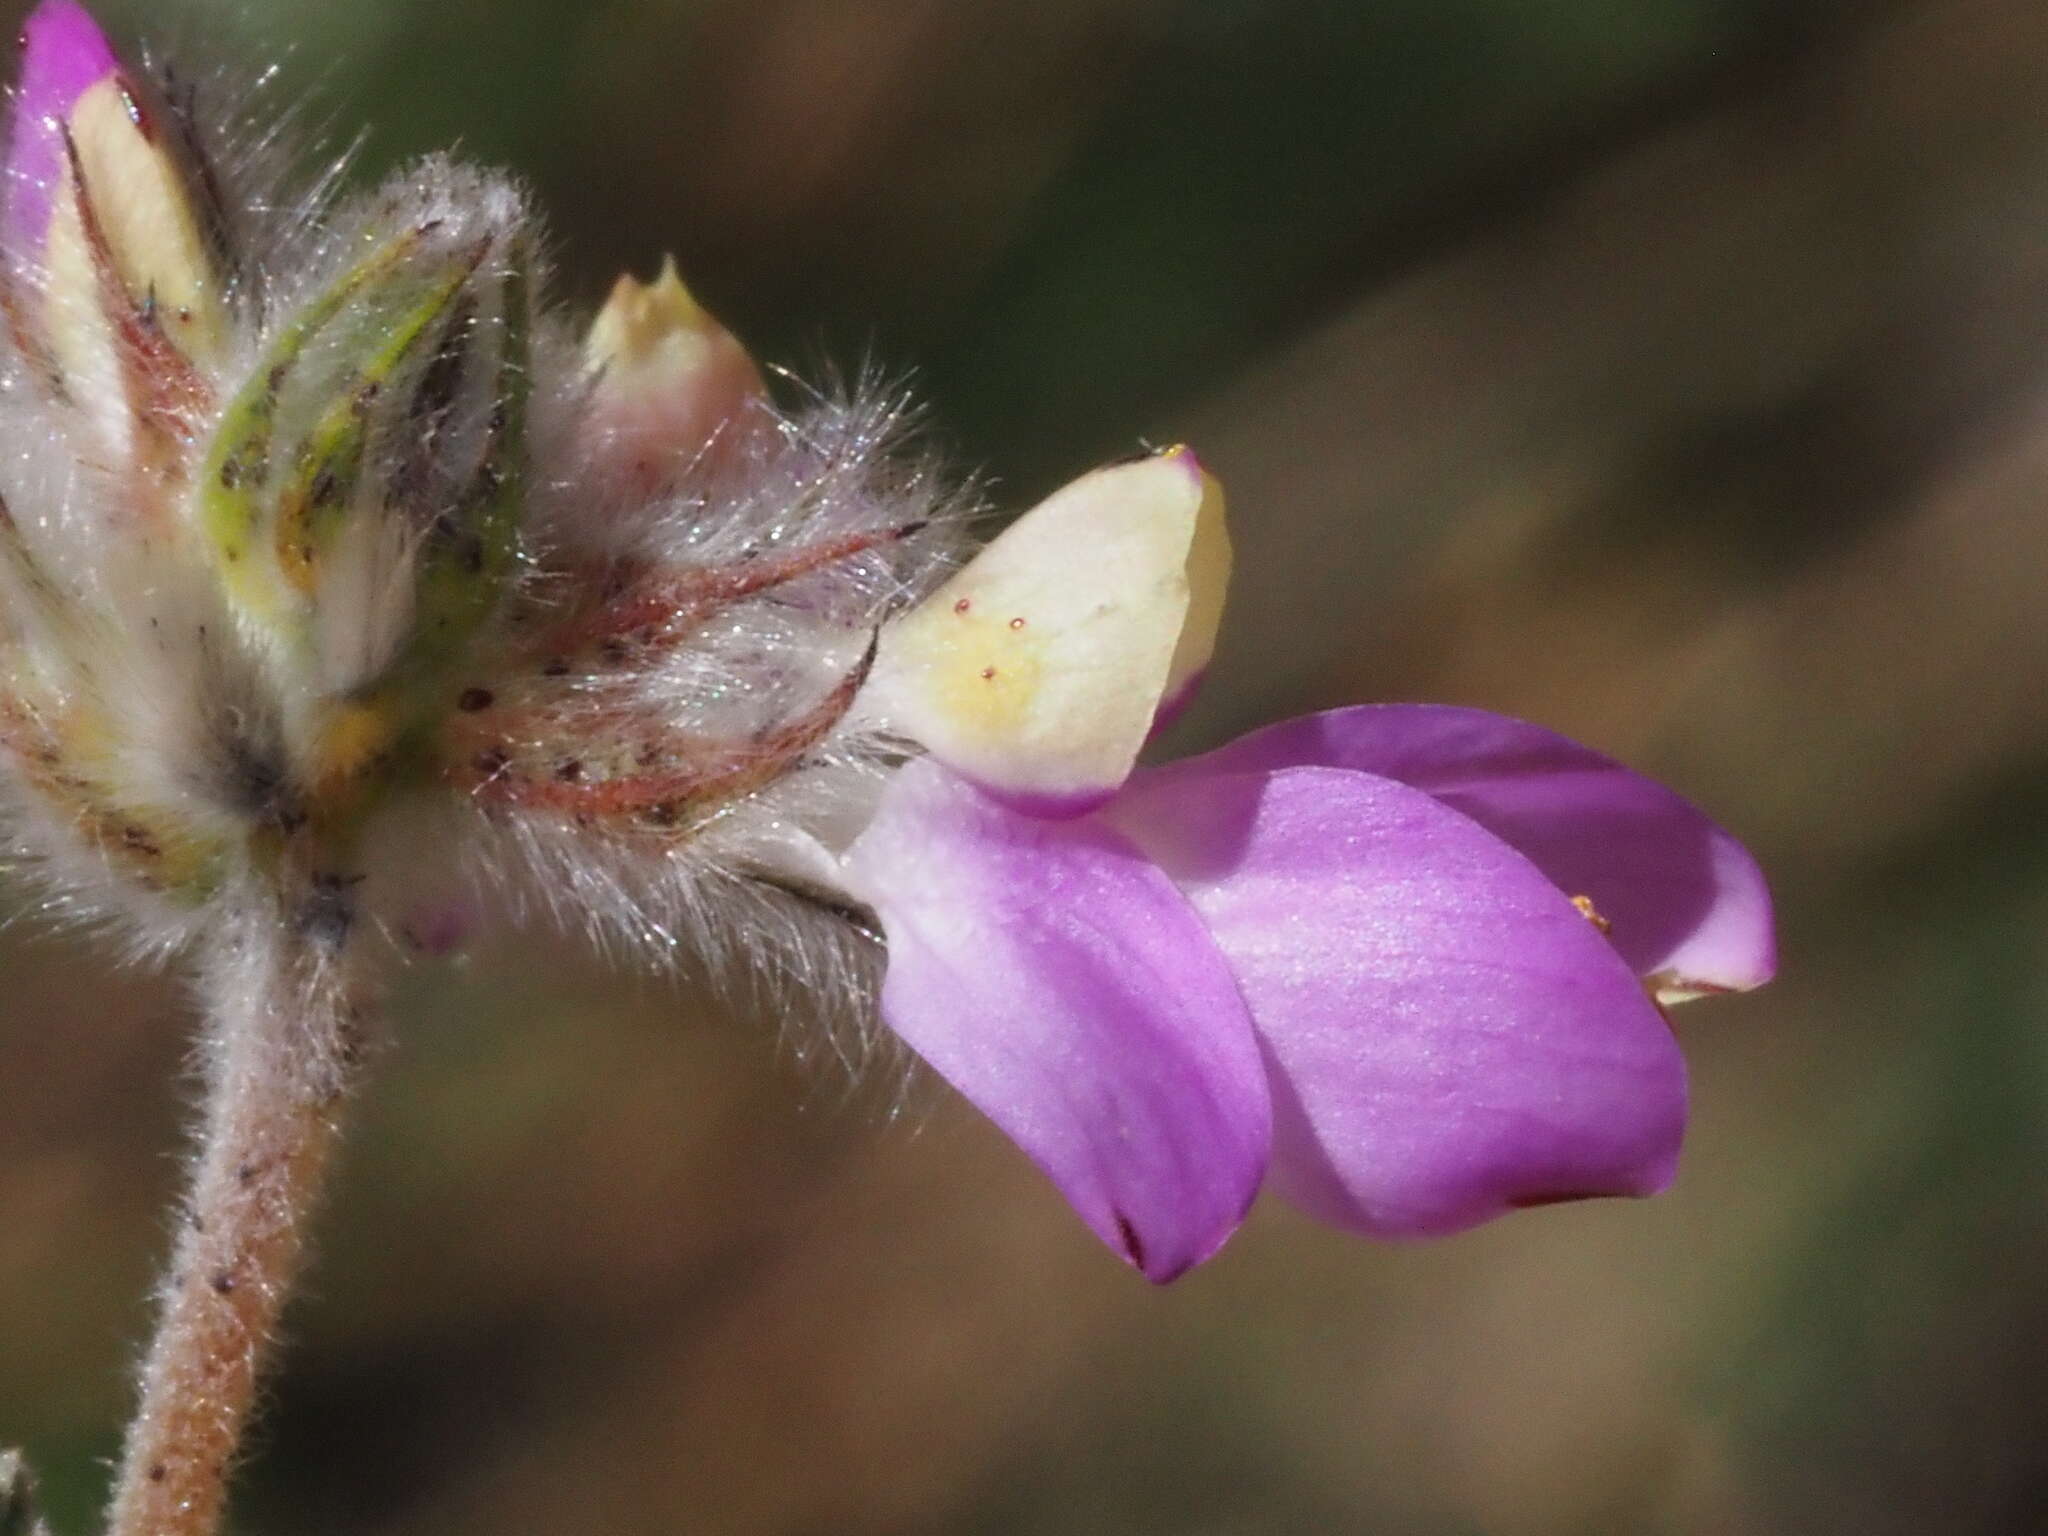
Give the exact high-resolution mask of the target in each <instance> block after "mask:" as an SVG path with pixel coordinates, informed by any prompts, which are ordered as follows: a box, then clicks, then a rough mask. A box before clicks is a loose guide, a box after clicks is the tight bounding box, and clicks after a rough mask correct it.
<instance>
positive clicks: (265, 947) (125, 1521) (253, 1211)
mask: <svg viewBox="0 0 2048 1536" xmlns="http://www.w3.org/2000/svg"><path fill="white" fill-rule="evenodd" d="M337 889H338V888H335V887H329V888H327V889H324V890H321V889H316V890H314V891H313V892H312V894H311V895H309V896H306V897H303V898H301V899H299V900H297V901H296V902H286V901H284V900H281V899H279V897H277V896H276V895H271V894H267V895H265V896H263V897H261V898H258V899H252V900H250V901H248V902H247V903H245V904H244V905H243V907H242V908H241V909H240V910H239V911H238V912H237V913H236V914H235V915H234V916H233V917H231V918H230V919H229V920H228V921H226V922H225V923H224V924H223V925H222V927H221V930H220V931H219V932H218V933H217V934H216V935H215V936H214V938H213V940H212V942H211V944H210V945H209V947H208V950H207V953H206V955H205V959H204V963H203V965H202V967H201V970H200V976H199V982H200V992H201V996H202V998H203V999H204V1003H205V1007H206V1014H207V1020H206V1037H205V1039H206V1048H205V1056H204V1069H205V1092H206V1098H205V1108H204V1114H203V1120H202V1122H201V1127H200V1132H199V1143H198V1148H197V1152H196V1160H195V1163H194V1166H193V1169H192V1180H191V1187H190V1192H189V1194H188V1196H187V1201H186V1205H185V1209H184V1214H183V1221H182V1223H181V1226H180V1230H179V1233H178V1238H177V1244H176V1248H175V1251H174V1253H173V1255H172V1258H171V1263H170V1268H169V1271H168V1273H167V1274H166V1276H165V1279H164V1283H163V1286H162V1289H161V1293H160V1298H161V1299H160V1306H161V1310H160V1313H159V1316H158V1321H157V1330H156V1336H155V1338H154V1340H153V1341H152V1343H151V1345H150V1349H149V1353H148V1355H147V1357H146V1358H145V1360H144V1363H143V1368H142V1380H141V1394H140V1401H139V1403H138V1406H137V1409H136V1415H135V1419H134V1422H133V1423H132V1424H131V1426H130V1427H129V1431H128V1440H127V1445H126V1447H125V1449H124V1451H123V1454H122V1460H121V1467H120V1472H119V1475H118V1478H117V1480H116V1483H115V1489H114V1499H113V1504H112V1508H111V1510H110V1513H109V1515H108V1536H212V1533H213V1532H214V1531H215V1530H216V1529H217V1527H218V1524H219V1520H220V1515H221V1507H222V1504H223V1502H224V1501H225V1497H226V1485H227V1479H228V1476H229V1473H230V1471H231V1470H232V1467H233V1463H234V1457H235V1450H236V1447H237V1446H238V1445H239V1443H240V1441H241V1438H242V1432H243V1428H244V1426H245V1424H246V1421H247V1419H248V1416H249V1410H250V1405H251V1403H252V1401H253V1399H254V1396H255V1389H256V1383H257V1374H258V1372H259V1371H260V1370H261V1368H262V1366H263V1362H264V1356H265V1354H266V1352H267V1350H268V1347H269V1345H270V1342H271V1339H272V1337H273V1335H274V1333H275V1331H276V1327H277V1321H278V1315H279V1313H280V1312H281V1310H282V1309H283V1306H284V1302H285V1298H286V1296H287V1294H288V1292H289V1290H290V1287H291V1283H292V1279H293V1277H294V1275H295V1273H296V1271H297V1269H298V1265H299V1257H300V1252H301V1250H302V1248H303V1246H304V1224H305V1220H306V1217H307V1215H308V1213H309V1211H310V1210H311V1208H312V1205H313V1203H314V1200H315V1198H316V1197H317V1195H318V1193H319V1189H320V1185H321V1181H322V1178H323V1175H324V1174H325V1171H326V1168H327V1164H328V1162H329V1159H330V1156H331V1154H332V1152H333V1149H334V1146H335V1142H336V1138H337V1133H338V1131H339V1127H340V1117H341V1110H342V1106H343V1101H344V1099H345V1097H346V1094H347V1090H348V1088H349V1086H350V1083H351V1081H352V1079H353V1077H354V1067H355V1059H356V1057H357V1056H358V1054H359V1052H360V1044H359V1043H360V1041H361V1038H362V1031H363V1015H362V1010H363V1001H362V998H361V996H360V988H359V984H358V983H357V981H356V979H355V978H354V976H353V975H352V974H351V972H352V970H353V969H354V962H353V959H352V951H353V949H354V947H355V946H352V945H351V944H350V943H349V937H348V929H349V922H348V920H347V919H348V914H347V911H346V908H345V905H343V903H344V902H345V896H346V893H345V891H344V892H342V893H341V894H340V895H337V894H336V890H337ZM323 903H324V904H323Z"/></svg>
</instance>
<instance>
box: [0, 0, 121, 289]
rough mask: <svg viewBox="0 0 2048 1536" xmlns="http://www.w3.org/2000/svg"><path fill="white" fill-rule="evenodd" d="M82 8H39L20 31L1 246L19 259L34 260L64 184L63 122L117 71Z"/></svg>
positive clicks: (51, 2)
mask: <svg viewBox="0 0 2048 1536" xmlns="http://www.w3.org/2000/svg"><path fill="white" fill-rule="evenodd" d="M120 67H121V66H120V61H119V60H118V59H116V58H115V57H114V50H113V49H112V48H111V47H110V46H108V43H107V39H106V34H105V33H103V32H101V31H100V28H99V23H97V22H96V21H94V20H93V19H92V16H91V15H90V14H89V13H88V12H87V11H86V9H85V7H83V6H81V5H75V4H73V3H72V0H43V3H42V4H41V5H39V6H37V7H36V8H35V10H34V11H33V12H32V13H30V15H29V18H28V20H27V21H25V22H24V23H22V28H21V75H20V78H19V80H18V81H17V83H16V85H15V88H14V113H13V122H12V127H11V129H10V130H9V134H8V140H7V188H6V213H5V216H4V218H0V240H4V242H5V244H6V247H7V249H8V250H9V251H11V252H13V253H14V254H15V255H16V257H17V258H21V257H29V256H35V255H38V254H40V248H41V246H42V241H43V234H44V231H45V230H47V229H48V228H49V224H50V207H51V204H52V202H53V201H54V200H55V198H56V195H57V188H58V186H59V185H60V184H61V183H62V182H63V179H64V120H65V119H66V118H67V117H68V116H69V115H70V113H71V108H72V106H73V104H74V103H75V102H77V100H78V98H79V97H80V96H82V95H84V94H85V93H86V92H87V91H88V90H90V89H91V88H92V87H93V86H95V85H97V84H99V82H100V81H102V80H104V79H106V77H107V76H108V75H111V74H113V73H114V72H115V71H116V70H118V69H119V68H120Z"/></svg>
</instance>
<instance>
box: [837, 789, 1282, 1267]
mask: <svg viewBox="0 0 2048 1536" xmlns="http://www.w3.org/2000/svg"><path fill="white" fill-rule="evenodd" d="M846 871H847V874H848V877H849V884H850V885H851V887H852V889H853V890H854V891H855V893H856V894H858V895H860V896H861V897H862V899H864V900H866V901H867V902H869V903H870V904H871V905H872V906H873V907H874V908H875V909H876V911H877V912H879V913H880V915H881V918H882V923H883V926H884V928H885V929H886V930H887V933H888V939H889V970H888V976H887V979H886V980H885V981H884V983H883V986H882V1014H883V1017H884V1018H886V1019H887V1020H888V1022H889V1024H890V1026H891V1027H892V1028H894V1029H895V1031H896V1032H897V1033H898V1034H899V1035H901V1036H902V1037H903V1038H904V1040H906V1041H907V1042H908V1043H909V1044H910V1046H911V1047H912V1048H913V1049H914V1050H916V1051H917V1053H918V1054H919V1055H921V1056H923V1057H924V1058H925V1060H926V1061H928V1062H930V1063H931V1064H932V1065H933V1066H934V1067H935V1068H937V1069H938V1070H939V1072H940V1073H942V1074H943V1075H944V1076H945V1077H946V1078H947V1080H948V1081H950V1082H951V1083H952V1084H953V1086H954V1087H956V1088H958V1089H959V1090H960V1091H961V1092H962V1093H963V1094H965V1095H966V1096H967V1097H968V1098H969V1099H971V1100H972V1101H973V1102H974V1103H975V1104H976V1105H977V1106H979V1107H980V1108H981V1110H982V1111H983V1112H984V1113H985V1114H987V1115H988V1117H989V1118H990V1119H991V1120H993V1121H995V1123H996V1124H997V1125H999V1126H1001V1127H1002V1129H1003V1130H1004V1131H1005V1132H1007V1133H1008V1134H1009V1135H1010V1137H1011V1138H1012V1139H1013V1140H1015V1141H1016V1142H1017V1144H1018V1145H1019V1146H1021V1147H1022V1148H1023V1149H1024V1150H1025V1151H1026V1152H1027V1153H1029V1154H1030V1155H1031V1157H1032V1158H1033V1159H1034V1160H1035V1161H1036V1162H1037V1163H1038V1165H1039V1166H1040V1167H1041V1168H1043V1169H1044V1170H1045V1171H1046V1172H1047V1173H1048V1174H1049V1175H1050V1176H1051V1177H1052V1180H1053V1182H1054V1183H1056V1184H1057V1185H1058V1186H1059V1187H1060V1190H1061V1191H1062V1193H1064V1194H1065V1195H1066V1197H1067V1199H1068V1200H1070V1201H1071V1202H1072V1203H1073V1206H1074V1209H1075V1210H1076V1211H1078V1212H1079V1213H1080V1215H1081V1217H1082V1219H1083V1220H1084V1221H1086V1222H1087V1223H1088V1225H1089V1226H1090V1227H1092V1228H1093V1229H1094V1230H1095V1233H1096V1235H1097V1236H1099V1237H1100V1238H1102V1240H1103V1241H1104V1242H1106V1243H1108V1244H1109V1245H1110V1246H1111V1247H1112V1248H1114V1249H1116V1250H1117V1251H1118V1252H1120V1253H1122V1254H1124V1255H1125V1256H1126V1257H1127V1258H1128V1259H1129V1260H1130V1262H1131V1263H1132V1264H1134V1265H1136V1266H1137V1268H1139V1269H1140V1270H1142V1271H1143V1272H1144V1274H1145V1275H1146V1277H1147V1278H1149V1279H1152V1280H1155V1281H1161V1282H1164V1281H1167V1280H1171V1279H1173V1278H1174V1276H1176V1275H1178V1274H1180V1273H1181V1271H1183V1270H1185V1269H1187V1268H1188V1267H1189V1266H1190V1265H1193V1264H1197V1263H1200V1262H1201V1261H1202V1260H1203V1259H1205V1258H1207V1257H1208V1256H1209V1255H1210V1254H1211V1253H1213V1252H1214V1251H1215V1250H1216V1248H1217V1247H1218V1246H1219V1245H1220V1244H1221V1243H1222V1242H1223V1240H1224V1239H1225V1238H1226V1237H1228V1236H1229V1235H1230V1233H1231V1232H1232V1231H1233V1230H1234V1229H1235V1228H1236V1226H1237V1224H1238V1223H1239V1222H1240V1221H1241V1220H1242V1219H1243V1217H1244V1213H1245V1209H1246V1207H1248V1206H1249V1205H1250V1204H1251V1201H1252V1197H1253V1196H1254V1194H1256V1193H1257V1190H1258V1185H1259V1180H1260V1177H1261V1175H1262V1174H1263V1172H1264V1169H1265V1163H1266V1153H1267V1149H1268V1145H1269V1142H1270V1133H1271V1106H1270V1103H1269V1100H1268V1098H1267V1091H1266V1082H1265V1073H1264V1070H1263V1068H1262V1067H1261V1065H1260V1060H1259V1047H1258V1042H1257V1040H1256V1039H1255V1037H1254V1036H1253V1034H1252V1029H1251V1022H1250V1020H1249V1019H1248V1018H1247V1017H1246V1014H1245V1008H1244V1002H1243V999H1242V998H1241V997H1240V996H1239V995H1238V990H1237V985H1236V983H1235V982H1234V981H1233V979H1232V977H1231V973H1230V970H1229V968H1228V967H1227V966H1226V965H1225V964H1224V961H1223V957H1222V956H1221V955H1220V954H1219V953H1218V952H1217V950H1216V946H1215V945H1214V944H1213V943H1212V942H1211V941H1210V939H1209V936H1208V934H1207V932H1206V931H1205V930H1204V929H1203V927H1202V924H1201V921H1200V920H1199V919H1198V918H1197V917H1196V916H1195V914H1194V911H1193V910H1192V909H1191V908H1190V907H1189V906H1188V904H1187V902H1186V900H1185V899H1184V898H1183V897H1182V896H1181V894H1180V893H1179V892H1178V891H1176V890H1175V889H1174V888H1173V885H1172V883H1171V882H1170V881H1168V880H1167V878H1166V877H1165V876H1164V875H1163V874H1161V873H1160V872H1159V870H1157V869H1156V868H1154V867H1153V866H1152V864H1151V863H1150V862H1149V861H1147V860H1146V859H1145V858H1144V857H1143V856H1142V855H1141V854H1140V853H1139V852H1138V851H1137V850H1136V849H1135V848H1133V847H1131V845H1130V844H1129V843H1127V842H1126V841H1125V840H1124V839H1123V838H1122V837H1121V836H1119V835H1118V834H1117V833H1116V832H1114V831H1112V830H1111V829H1110V828H1108V827H1106V826H1103V825H1102V824H1100V823H1099V822H1096V821H1093V820H1081V821H1065V822H1050V821H1041V820H1038V819H1035V818H1032V817H1027V816H1022V815H1019V814H1017V813H1015V812H1013V811H1009V810H1006V809H1004V808H1003V807H1002V806H1000V805H998V804H997V803H996V802H995V801H993V800H991V799H989V798H988V797H987V796H985V795H983V794H981V793H980V792H978V791H976V790H975V789H973V788H972V787H971V786H970V785H968V784H967V783H965V782H964V781H962V780H960V779H957V778H955V777H954V776H953V775H951V774H950V773H948V772H947V771H946V770H944V769H942V768H940V767H938V766H937V765H936V764H933V763H930V762H918V763H912V764H911V765H910V766H908V767H906V768H904V769H903V770H902V771H901V772H900V773H899V774H898V775H897V778H896V781H895V783H894V784H892V785H891V787H890V789H889V792H888V794H887V796H886V797H885V798H884V800H883V802H882V806H881V809H880V811H879V812H878V813H877V815H876V816H875V819H874V820H873V822H871V823H870V824H869V826H868V828H867V830H866V831H864V832H863V833H862V834H861V836H860V838H859V839H858V840H857V841H856V842H855V843H854V845H853V847H852V848H851V849H850V850H849V852H848V854H847V859H846Z"/></svg>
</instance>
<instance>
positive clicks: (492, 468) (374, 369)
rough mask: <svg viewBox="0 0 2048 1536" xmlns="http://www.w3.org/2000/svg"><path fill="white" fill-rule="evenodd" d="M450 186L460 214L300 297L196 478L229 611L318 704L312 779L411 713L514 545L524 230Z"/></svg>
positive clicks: (390, 244)
mask: <svg viewBox="0 0 2048 1536" xmlns="http://www.w3.org/2000/svg"><path fill="white" fill-rule="evenodd" d="M460 194H461V195H460V197H459V198H450V199H448V200H447V201H448V203H449V205H450V206H459V207H462V208H465V209H468V210H471V212H470V213H468V214H466V215H462V216H451V217H446V218H443V217H439V216H437V215H434V210H433V209H432V208H427V209H422V210H419V211H418V213H419V216H417V217H413V218H409V219H401V220H398V221H396V222H395V223H394V224H393V225H392V226H391V227H390V228H389V229H388V231H387V232H385V233H383V234H381V236H379V237H378V238H376V239H375V240H374V241H373V242H369V243H370V244H371V249H370V252H369V254H368V255H366V256H363V257H361V258H360V259H359V260H357V262H356V263H355V264H354V265H353V266H351V267H350V268H348V269H347V270H346V271H345V272H343V273H342V274H341V275H340V276H339V277H337V278H336V279H335V280H334V281H333V282H331V283H329V284H328V285H327V286H326V287H325V288H324V289H321V290H320V291H318V292H317V293H315V294H314V296H313V297H311V298H310V299H309V300H307V301H306V302H305V304H304V305H303V306H302V307H301V309H300V310H299V312H298V313H297V314H296V315H294V316H293V317H292V318H291V319H290V321H289V322H288V323H287V324H285V325H284V326H283V327H282V328H281V329H280V330H279V332H278V333H277V336H276V339H275V340H274V341H273V343H272V344H271V346H270V348H269V350H268V351H267V353H266V354H265V355H264V356H263V357H262V358H261V360H260V361H259V362H258V363H257V365H256V367H255V369H254V370H253V372H252V373H251V375H250V377H249V380H248V382H247V383H246V384H245V385H244V386H243V388H242V390H241V392H240V393H239V394H238V395H237V396H236V397H235V398H234V400H233V401H232V402H231V403H230V404H229V406H228V408H227V410H226V412H225V413H224V414H223V416H222V419H221V425H220V428H219V431H218V433H217V434H216V436H215V438H214V440H213V443H212V444H211V446H210V448H209V450H208V452H207V455H206V458H205V462H204V465H203V468H202V470H201V473H200V478H199V485H198V506H197V513H198V523H199V526H200V528H201V530H202V532H203V534H204V536H205V538H206V540H207V542H208V544H209V547H210V549H211V552H212V556H213V559H214V562H215V566H216V569H217V571H218V573H219V576H220V579H221V583H222V586H223V588H224V590H225V592H226V593H227V596H228V598H229V601H230V603H231V605H232V607H233V608H234V609H235V611H236V613H237V614H238V616H239V617H240V618H241V619H242V621H243V623H244V625H245V626H246V628H247V629H248V630H249V631H250V632H251V633H252V634H253V635H254V636H255V637H256V638H257V639H258V641H259V643H260V645H261V647H262V649H264V650H265V651H266V652H267V653H268V654H269V655H270V656H271V657H272V658H273V660H274V661H275V662H276V663H277V665H278V666H279V667H280V668H282V669H283V671H284V673H285V675H286V677H287V678H288V679H289V680H290V681H291V682H292V683H294V685H295V687H294V688H292V689H289V690H287V691H288V692H290V693H294V694H297V695H302V696H307V697H311V698H314V699H318V700H321V701H324V706H325V707H324V714H323V717H322V720H321V721H320V723H319V730H320V733H321V734H322V736H323V737H324V745H321V746H318V747H316V748H315V750H316V752H319V753H321V754H323V755H324V756H325V757H326V759H327V761H326V763H325V766H324V769H323V773H325V774H330V775H340V776H344V777H345V776H348V775H350V774H353V773H354V772H356V771H357V770H358V769H359V768H360V767H362V766H363V765H364V764H365V763H367V762H368V761H370V760H371V759H373V758H374V757H376V756H377V755H378V754H379V753H380V752H381V751H382V750H383V749H384V748H385V747H386V746H388V745H389V743H390V742H391V740H392V739H393V738H394V737H395V736H396V735H397V734H399V733H401V732H402V731H403V730H404V729H405V728H406V727H407V725H408V724H409V723H410V722H411V720H412V718H413V717H414V715H416V713H417V711H418V710H419V709H420V708H423V707H424V703H423V700H424V699H425V697H426V696H427V695H428V694H430V693H431V692H432V691H433V688H434V685H435V682H436V680H438V679H439V678H440V676H441V675H442V673H443V672H444V671H445V670H446V668H447V667H449V666H451V665H453V664H454V663H455V662H456V661H457V660H459V658H460V657H461V655H462V652H463V649H464V647H465V645H466V643H467V641H468V638H469V636H470V635H471V634H472V633H473V631H474V630H475V628H476V626H477V625H478V624H479V623H480V622H481V621H482V620H483V618H484V617H485V616H486V615H487V614H488V613H489V612H490V611H491V609H492V607H493V605H494V604H495V603H496V601H497V599H498V596H499V594H500V593H501V591H502V590H503V587H504V585H505V582H506V579H507V577H508V576H509V575H510V573H511V570H512V566H513V563H514V559H515V555H516V551H517V527H518V510H519V508H518V499H519V496H520V491H521V481H522V475H521V470H522V467H523V463H524V457H525V401H526V394H527V375H528V330H529V322H530V308H531V295H530V292H529V277H528V272H527V265H528V260H529V257H528V254H527V244H526V241H525V237H524V235H523V233H522V232H521V230H520V227H519V223H518V220H519V218H520V209H519V207H518V204H517V201H516V199H515V198H514V197H513V195H512V194H511V193H509V192H508V191H506V190H505V189H504V188H502V187H501V186H498V185H495V184H489V183H481V182H479V183H478V184H476V185H470V186H463V187H462V188H460ZM478 210H480V211H478Z"/></svg>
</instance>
